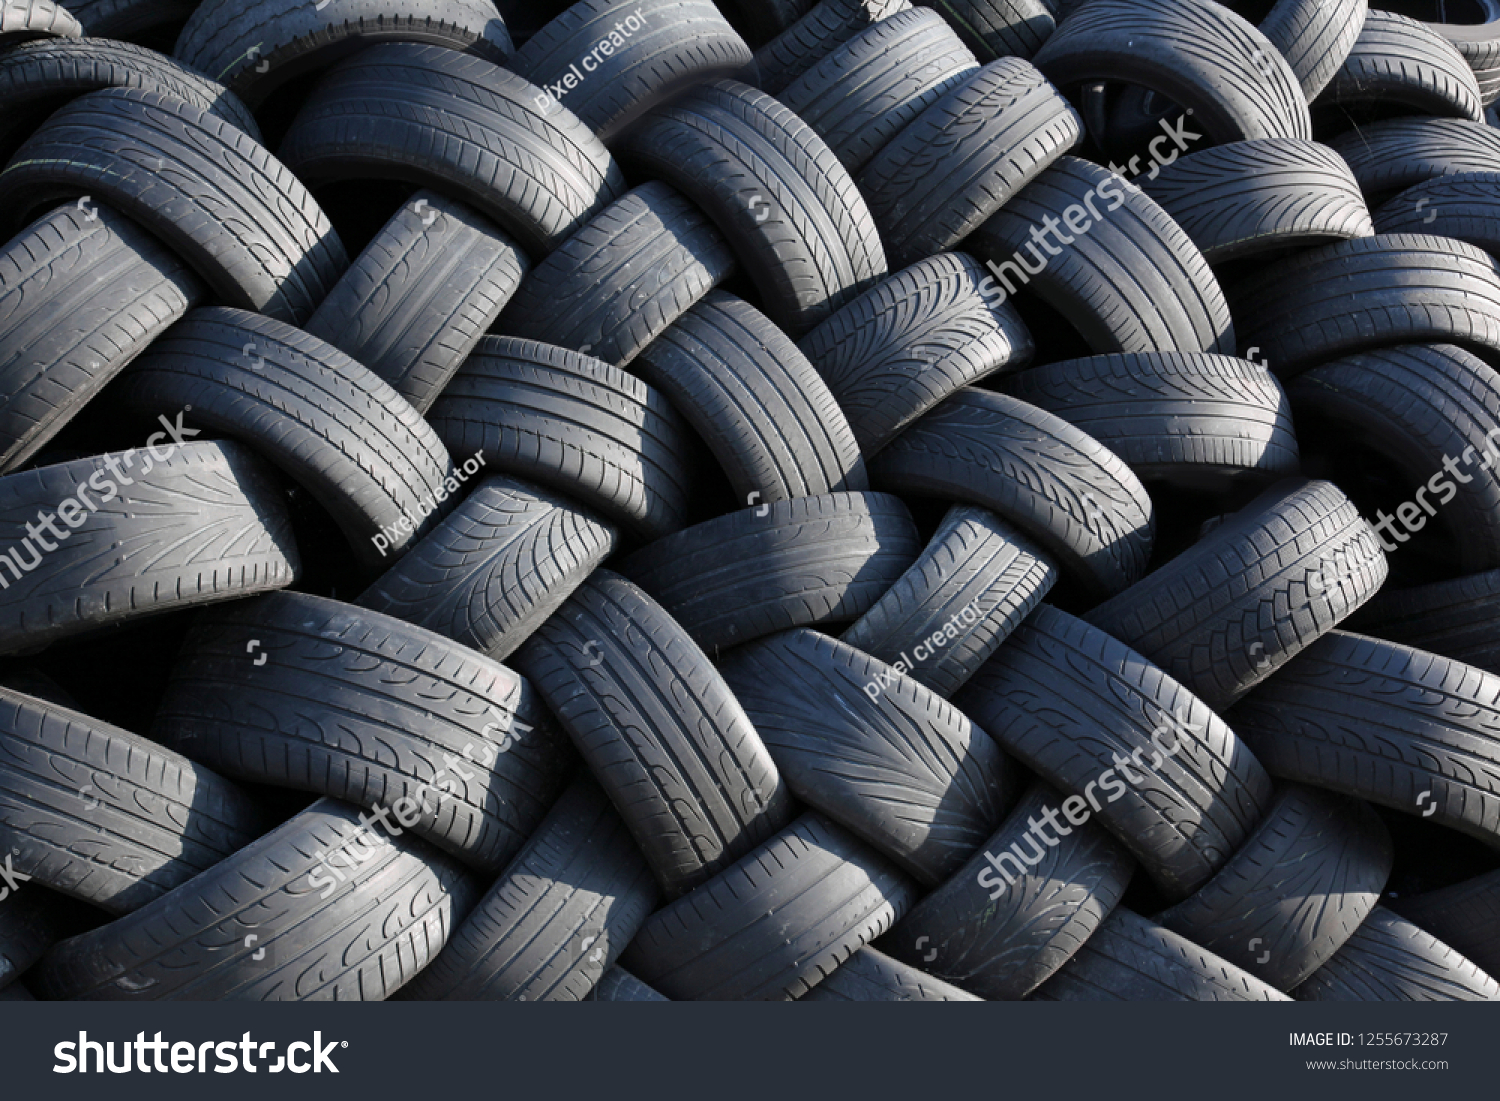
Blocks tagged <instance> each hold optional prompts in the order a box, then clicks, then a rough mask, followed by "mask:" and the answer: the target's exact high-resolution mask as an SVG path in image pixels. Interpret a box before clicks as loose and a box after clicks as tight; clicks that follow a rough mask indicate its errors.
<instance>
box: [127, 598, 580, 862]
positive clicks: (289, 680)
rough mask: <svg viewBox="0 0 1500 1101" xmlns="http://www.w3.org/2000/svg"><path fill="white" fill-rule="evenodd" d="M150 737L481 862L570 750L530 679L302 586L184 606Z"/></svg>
mask: <svg viewBox="0 0 1500 1101" xmlns="http://www.w3.org/2000/svg"><path fill="white" fill-rule="evenodd" d="M247 640H250V641H253V642H254V643H256V647H255V649H256V650H257V651H258V653H259V656H258V657H257V658H255V659H254V660H251V659H250V658H249V657H248V656H247V650H249V649H250V648H251V647H250V641H247ZM261 658H265V659H266V660H265V661H264V662H262V661H261ZM152 735H153V737H155V738H156V740H157V741H159V742H161V743H163V744H164V745H169V746H172V747H173V748H175V749H177V750H178V751H179V752H182V753H185V754H188V755H190V756H191V757H192V758H193V759H194V760H197V761H203V762H204V763H205V764H208V765H211V766H213V767H215V768H218V769H219V770H220V771H222V772H223V773H224V774H225V775H227V776H232V777H235V778H237V779H241V780H247V781H251V782H254V783H258V784H270V785H274V786H276V787H284V788H292V789H293V790H296V791H310V792H313V793H315V794H318V795H327V796H330V797H332V798H335V799H342V800H344V801H345V802H348V803H353V804H354V805H356V806H361V807H368V808H370V809H372V810H379V809H380V808H384V809H385V810H387V811H389V812H391V813H393V814H394V815H395V816H396V820H397V821H398V822H400V824H401V826H402V827H403V828H405V829H407V830H410V831H411V832H412V833H414V834H416V835H417V836H419V837H423V838H425V839H426V840H427V841H429V842H431V843H432V844H433V845H435V846H437V847H438V848H440V849H443V850H444V851H445V852H448V853H451V854H452V855H453V856H455V857H456V858H458V859H459V860H461V861H462V862H463V863H465V864H467V865H469V866H470V867H473V868H477V869H478V870H480V871H481V872H485V873H488V874H490V875H497V874H499V872H500V871H501V870H502V869H503V868H504V867H505V865H506V864H507V863H508V862H509V861H510V859H511V858H512V857H513V856H515V854H516V852H517V851H518V850H519V849H520V848H521V845H522V844H523V843H524V842H525V840H526V838H527V837H529V836H530V835H531V832H532V830H534V829H535V828H536V825H537V823H538V822H540V821H541V819H542V816H543V815H544V814H546V813H547V808H548V807H549V806H550V805H551V803H552V801H553V800H554V799H555V798H556V797H557V794H558V792H560V791H561V790H562V788H563V785H564V783H565V782H566V780H567V778H568V774H569V772H571V770H572V768H573V766H574V764H575V763H576V760H575V758H574V755H573V752H572V748H571V747H570V746H569V744H568V741H567V739H566V738H565V737H564V736H563V735H562V732H561V731H560V730H558V729H557V726H556V724H555V723H554V722H553V721H552V719H551V716H550V715H548V714H547V712H546V709H545V708H544V707H543V706H542V703H541V700H540V699H539V698H538V696H537V694H536V692H535V691H534V690H533V689H532V688H531V686H530V685H529V684H527V683H526V682H525V681H524V680H522V678H520V677H518V676H516V674H515V673H513V672H511V671H510V670H509V669H507V668H506V667H505V666H503V665H500V664H499V663H497V662H495V661H492V660H490V659H489V658H486V657H484V656H483V655H481V654H478V653H475V652H474V651H472V650H469V649H467V648H466V647H463V646H460V645H458V644H457V643H454V642H449V641H448V640H447V639H444V638H442V637H441V636H439V635H436V634H434V633H432V632H431V631H428V630H425V629H423V628H421V627H413V626H410V625H408V624H405V623H401V622H400V621H398V620H395V619H392V618H390V617H389V616H384V615H379V614H376V613H373V612H369V611H366V610H364V609H360V608H355V607H352V606H351V605H348V604H341V603H339V602H337V601H333V600H327V599H325V598H323V597H319V596H310V595H308V594H306V593H274V594H272V595H270V596H267V597H263V598H261V599H260V600H254V601H241V602H239V603H237V604H235V605H234V606H233V607H232V608H226V609H224V610H223V611H221V612H217V613H206V614H203V615H200V616H199V617H198V619H197V622H196V623H195V624H194V626H193V629H192V631H191V633H190V634H189V635H188V638H187V640H186V641H185V642H184V643H183V648H182V656H181V658H180V659H179V660H178V662H177V664H176V666H174V667H173V670H172V679H171V680H170V681H169V682H168V684H167V688H166V690H165V692H164V693H163V696H162V701H161V704H160V707H159V708H158V710H157V715H156V723H155V725H154V726H153V728H152ZM460 758H461V759H462V760H463V761H466V762H469V763H471V764H472V765H473V766H474V770H473V772H470V771H469V770H468V769H467V768H466V767H464V765H463V764H461V763H459V762H460ZM444 776H446V780H445V781H442V782H440V778H441V777H444ZM402 806H407V807H408V809H407V810H405V811H402V810H401V809H400V808H401V807H402ZM382 821H384V819H383V818H382Z"/></svg>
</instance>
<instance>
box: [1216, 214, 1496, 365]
mask: <svg viewBox="0 0 1500 1101" xmlns="http://www.w3.org/2000/svg"><path fill="white" fill-rule="evenodd" d="M1230 296H1231V299H1232V300H1233V302H1234V313H1235V317H1236V318H1237V319H1238V321H1239V339H1240V343H1241V345H1242V346H1243V347H1246V348H1249V347H1251V346H1255V347H1258V348H1260V349H1261V354H1262V357H1263V362H1265V363H1266V365H1267V366H1269V367H1270V368H1271V370H1273V371H1275V372H1276V373H1277V375H1279V376H1280V377H1281V378H1283V379H1287V378H1291V377H1292V376H1294V375H1296V374H1297V373H1298V372H1300V371H1303V370H1306V369H1307V368H1309V367H1314V366H1317V365H1318V364H1321V363H1327V362H1328V361H1330V360H1334V359H1339V358H1341V357H1343V356H1348V355H1353V354H1354V353H1356V352H1365V351H1370V350H1372V349H1376V348H1388V347H1391V346H1392V345H1397V344H1421V343H1448V344H1460V345H1463V346H1464V347H1466V348H1468V349H1470V350H1471V351H1477V352H1480V353H1481V354H1484V355H1486V356H1488V357H1490V358H1493V359H1494V361H1495V362H1496V363H1497V364H1500V262H1497V261H1496V260H1495V258H1494V257H1492V256H1490V255H1489V254H1488V253H1486V252H1483V251H1482V250H1480V249H1477V248H1475V247H1474V246H1473V245H1466V244H1464V243H1463V242H1462V241H1455V240H1453V239H1452V238H1448V237H1432V236H1427V235H1421V234H1415V233H1409V234H1408V233H1395V234H1386V235H1382V236H1379V237H1362V238H1359V239H1357V240H1353V241H1343V242H1340V243H1339V244H1336V245H1325V246H1324V247H1322V248H1318V249H1313V250H1311V251H1309V252H1305V253H1302V254H1300V255H1298V256H1294V257H1292V258H1291V259H1288V260H1283V261H1280V262H1279V263H1275V264H1271V265H1269V266H1267V267H1265V268H1263V269H1262V270H1261V271H1259V272H1258V273H1256V274H1255V275H1252V276H1250V277H1249V278H1247V279H1246V280H1244V281H1243V282H1242V283H1240V284H1238V285H1237V286H1235V287H1234V288H1233V289H1232V290H1231V292H1230Z"/></svg>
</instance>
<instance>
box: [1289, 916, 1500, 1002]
mask: <svg viewBox="0 0 1500 1101" xmlns="http://www.w3.org/2000/svg"><path fill="white" fill-rule="evenodd" d="M1296 996H1297V999H1298V1000H1299V1001H1311V1002H1493V1001H1500V982H1496V981H1495V980H1494V979H1492V978H1491V977H1490V976H1489V975H1486V974H1485V973H1484V972H1483V971H1481V970H1480V969H1479V968H1478V967H1476V966H1474V964H1473V963H1471V962H1470V961H1469V960H1466V959H1464V957H1462V956H1460V955H1459V954H1458V953H1457V952H1455V951H1454V950H1453V949H1451V948H1449V947H1448V946H1447V945H1446V944H1444V943H1443V942H1442V941H1440V940H1438V939H1437V938H1436V937H1434V936H1432V935H1431V934H1430V933H1426V932H1423V931H1422V930H1421V929H1419V928H1417V926H1415V925H1413V924H1412V923H1411V922H1409V921H1407V920H1406V919H1405V918H1402V917H1398V916H1397V915H1396V914H1394V913H1392V912H1391V911H1390V910H1387V909H1385V908H1383V907H1379V906H1377V907H1376V908H1375V911H1374V913H1372V914H1371V915H1370V916H1369V917H1367V918H1366V919H1365V922H1364V924H1363V925H1361V926H1360V927H1359V929H1358V931H1356V932H1355V934H1354V936H1353V937H1351V938H1350V939H1349V943H1348V944H1346V945H1344V947H1343V948H1342V949H1341V950H1340V951H1339V953H1338V955H1336V956H1334V957H1333V959H1331V960H1329V961H1328V963H1326V964H1324V965H1323V966H1322V967H1321V968H1319V969H1318V970H1317V971H1316V972H1314V974H1313V976H1312V977H1311V978H1310V979H1308V980H1307V981H1306V982H1305V983H1303V984H1302V985H1301V986H1299V987H1298V988H1297V990H1296Z"/></svg>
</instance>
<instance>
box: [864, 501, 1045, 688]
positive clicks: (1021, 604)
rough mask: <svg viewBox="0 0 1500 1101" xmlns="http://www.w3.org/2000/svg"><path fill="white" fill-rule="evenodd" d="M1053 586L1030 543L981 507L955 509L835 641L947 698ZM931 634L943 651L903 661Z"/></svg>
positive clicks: (1042, 559)
mask: <svg viewBox="0 0 1500 1101" xmlns="http://www.w3.org/2000/svg"><path fill="white" fill-rule="evenodd" d="M1056 581H1057V569H1056V567H1054V566H1053V565H1052V562H1051V560H1050V559H1048V558H1047V556H1046V555H1045V554H1043V553H1042V552H1041V550H1039V549H1038V548H1037V547H1036V546H1035V545H1034V544H1033V543H1032V542H1031V540H1029V539H1027V538H1026V537H1025V536H1023V535H1021V534H1020V533H1019V532H1017V531H1016V530H1015V529H1013V528H1012V527H1011V526H1010V525H1009V524H1007V523H1005V522H1004V521H1003V520H1001V519H1000V518H999V517H997V516H995V515H994V514H992V513H990V512H987V511H985V510H984V509H982V508H975V507H974V506H972V505H954V506H953V507H952V508H951V509H949V510H948V515H947V516H945V517H944V518H943V522H942V524H941V526H939V528H938V530H937V532H936V534H934V535H933V537H932V541H931V542H930V543H928V544H927V547H926V549H925V550H924V551H923V552H922V556H921V557H920V558H919V559H917V561H916V562H915V563H913V565H912V566H911V568H910V569H908V570H907V571H906V572H905V573H904V574H902V575H901V577H900V578H899V579H898V580H896V581H895V582H894V583H892V584H890V585H888V586H886V587H885V588H884V595H882V596H881V598H880V600H879V601H878V602H876V603H875V604H874V605H873V606H872V607H871V608H870V609H869V610H868V611H866V612H865V613H864V615H862V616H860V618H859V619H858V620H856V621H855V623H854V625H853V626H851V627H850V628H849V629H848V630H847V631H845V632H844V633H843V634H842V635H841V636H840V641H842V642H846V643H848V644H849V645H850V646H853V647H854V648H855V649H857V650H862V651H864V652H865V653H866V654H869V655H870V656H871V657H873V658H877V659H879V660H880V661H882V662H884V663H885V664H887V665H895V664H896V663H897V662H898V661H899V662H901V664H902V665H903V666H905V669H904V670H903V672H904V674H905V675H906V676H907V677H909V678H910V679H911V680H914V681H916V682H917V683H918V684H921V685H924V686H925V687H927V688H931V689H932V690H933V691H934V692H936V693H937V694H938V695H939V696H941V697H943V698H944V699H946V698H948V697H949V696H951V695H952V694H953V693H954V692H956V691H957V690H958V688H959V686H960V685H962V684H963V683H964V681H966V680H968V679H969V677H971V676H973V674H974V671H975V670H976V669H978V668H979V667H980V666H981V665H983V664H984V662H985V659H987V658H988V657H989V656H990V655H991V654H992V653H994V652H995V650H996V648H997V647H999V645H1000V644H1001V643H1002V642H1004V641H1005V639H1006V638H1008V637H1009V636H1010V634H1011V632H1013V631H1014V630H1015V629H1016V627H1017V626H1019V625H1020V623H1021V620H1023V619H1024V618H1026V616H1027V615H1028V614H1030V612H1031V610H1032V609H1033V608H1035V607H1036V606H1037V605H1038V604H1039V603H1041V601H1042V598H1043V597H1044V596H1046V595H1047V593H1048V591H1049V590H1050V589H1051V588H1052V586H1053V584H1054V583H1055V582H1056ZM966 612H971V613H972V616H973V618H972V620H971V619H970V617H969V616H968V615H965V614H964V613H966ZM960 628H962V631H960ZM937 632H942V634H943V636H944V639H945V645H943V646H941V647H935V646H929V647H928V651H929V653H928V655H927V657H925V658H923V657H921V656H920V655H919V656H917V657H910V656H908V655H909V651H910V650H911V649H912V648H913V647H918V646H920V645H921V644H922V643H924V642H928V641H929V640H930V639H931V638H932V637H933V636H934V634H935V633H937ZM949 633H952V634H953V635H954V638H953V639H952V640H951V641H949V640H948V639H947V635H948V634H949Z"/></svg>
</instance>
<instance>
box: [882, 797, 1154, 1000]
mask: <svg viewBox="0 0 1500 1101" xmlns="http://www.w3.org/2000/svg"><path fill="white" fill-rule="evenodd" d="M1061 802H1062V797H1061V796H1059V795H1057V794H1056V793H1055V792H1053V791H1052V789H1050V788H1048V787H1046V786H1045V785H1043V784H1039V783H1038V784H1033V785H1032V786H1031V789H1030V790H1029V791H1027V792H1026V794H1025V795H1023V796H1022V797H1021V799H1020V801H1019V802H1017V804H1016V805H1015V807H1014V808H1013V809H1012V810H1011V812H1010V814H1009V815H1008V816H1007V817H1006V819H1005V822H1004V824H1003V825H1002V826H1001V827H1000V828H999V830H997V831H996V832H995V834H994V836H992V837H991V838H990V839H989V840H988V841H987V842H985V844H984V847H983V848H982V849H980V850H979V852H977V853H975V854H974V856H973V857H972V858H971V859H970V860H969V862H968V863H967V864H965V865H964V866H963V867H962V868H961V869H959V871H958V872H956V873H955V874H954V875H953V876H952V878H950V879H949V880H948V881H947V882H946V883H944V884H943V885H942V886H940V887H938V888H937V889H936V890H935V891H933V892H931V893H930V894H928V895H927V896H926V897H925V898H923V899H922V900H921V901H920V902H918V903H917V904H916V905H915V906H913V907H912V908H911V912H910V913H908V914H907V915H906V917H905V918H903V919H902V920H901V921H900V922H899V923H898V924H897V925H896V927H895V928H894V929H892V930H891V932H890V933H888V934H886V936H885V937H883V938H882V939H881V940H880V942H879V943H880V946H881V948H882V949H883V950H885V951H887V952H890V953H891V954H892V955H893V956H895V957H896V958H898V959H901V960H904V961H905V962H907V963H910V964H913V965H918V964H920V966H922V967H923V968H925V969H927V970H928V971H929V972H930V973H931V974H932V975H934V976H936V977H938V978H940V979H945V980H947V981H948V982H951V983H954V984H956V985H957V986H959V987H961V988H963V989H964V990H967V991H969V992H970V993H971V994H977V995H979V996H980V997H981V998H986V999H991V1000H994V1001H1018V1000H1020V999H1022V998H1024V997H1026V995H1028V994H1030V993H1031V992H1032V991H1034V990H1035V989H1036V988H1037V987H1038V986H1040V985H1041V984H1042V983H1043V982H1045V981H1046V980H1047V979H1048V978H1050V977H1051V976H1052V975H1053V974H1054V973H1055V972H1056V971H1057V969H1058V968H1059V967H1061V966H1062V965H1063V964H1064V963H1066V962H1067V961H1068V960H1069V959H1070V958H1072V956H1073V954H1074V953H1075V952H1077V951H1078V948H1079V946H1080V945H1082V944H1083V943H1084V941H1086V940H1087V939H1088V938H1089V937H1090V936H1091V935H1092V934H1093V933H1094V931H1095V930H1096V929H1097V928H1098V927H1099V924H1100V922H1102V921H1103V920H1104V918H1105V916H1106V915H1107V914H1108V913H1109V912H1110V911H1111V910H1113V909H1114V907H1115V905H1116V904H1117V903H1118V902H1119V900H1120V896H1121V895H1122V894H1124V892H1125V886H1126V884H1127V883H1128V882H1129V881H1130V874H1131V872H1132V871H1133V870H1134V868H1135V863H1134V861H1132V860H1131V859H1130V857H1129V856H1127V855H1126V853H1125V850H1124V848H1122V847H1121V846H1120V845H1119V844H1118V843H1116V842H1115V840H1114V839H1113V838H1112V837H1110V836H1109V834H1108V833H1107V832H1105V831H1104V830H1102V829H1100V828H1099V827H1098V826H1091V825H1085V826H1083V827H1080V828H1079V829H1077V830H1072V831H1070V833H1069V836H1068V837H1067V838H1060V839H1058V844H1057V845H1055V846H1052V847H1049V848H1046V849H1044V850H1043V851H1042V853H1041V855H1040V857H1039V858H1038V860H1037V861H1036V863H1035V871H1032V870H1030V868H1029V866H1028V865H1027V864H1022V863H1019V862H1018V866H1019V867H1020V868H1021V869H1022V874H1020V875H1017V876H1010V873H1009V871H1008V870H1007V872H1006V875H1007V877H1008V878H1010V879H1011V882H1010V883H1009V884H1002V883H1001V882H1000V880H999V879H998V878H997V877H996V875H995V871H994V869H996V868H1002V867H1004V865H1003V864H1001V863H1000V858H999V857H994V856H992V855H991V854H993V853H996V852H998V853H1002V854H1006V851H1007V850H1008V849H1010V848H1011V847H1012V846H1013V845H1014V844H1016V843H1017V842H1019V840H1020V839H1021V838H1022V837H1024V836H1025V835H1026V834H1027V833H1029V832H1030V830H1031V826H1030V824H1029V823H1030V822H1031V821H1035V816H1036V815H1037V814H1040V813H1041V812H1042V811H1043V810H1045V809H1046V807H1047V806H1049V805H1050V806H1054V807H1055V806H1057V805H1058V804H1059V803H1061ZM986 875H988V877H989V879H988V881H986V878H985V877H986ZM1002 898H1003V899H1004V900H1005V901H1003V902H1001V901H1000V900H1001V899H1002ZM997 903H999V904H998V905H997Z"/></svg>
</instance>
